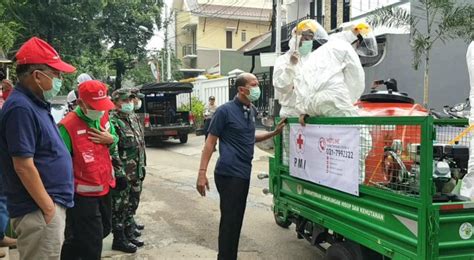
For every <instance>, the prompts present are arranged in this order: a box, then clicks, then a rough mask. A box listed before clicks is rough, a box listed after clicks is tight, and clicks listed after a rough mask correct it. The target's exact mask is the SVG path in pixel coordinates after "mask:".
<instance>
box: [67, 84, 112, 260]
mask: <svg viewBox="0 0 474 260" xmlns="http://www.w3.org/2000/svg"><path fill="white" fill-rule="evenodd" d="M78 93H79V97H78V99H77V104H78V107H77V108H76V109H75V110H74V111H73V112H71V113H69V114H67V115H66V117H65V118H64V119H63V120H61V122H59V131H60V133H61V136H62V138H63V140H64V143H65V144H66V147H67V148H68V150H69V152H70V153H71V155H72V161H73V166H74V191H75V195H74V207H73V208H71V209H68V210H67V217H66V240H65V242H64V246H63V249H62V253H61V259H67V260H70V259H91V260H94V259H97V260H99V259H100V257H101V252H102V239H103V238H104V237H105V236H107V235H108V234H109V233H110V229H111V198H110V195H109V190H110V187H111V186H112V187H114V186H115V179H114V176H113V167H112V161H111V156H110V152H109V149H111V150H112V151H113V150H114V149H115V145H116V143H117V141H118V137H117V136H116V134H115V129H114V128H113V126H112V125H111V124H110V123H109V116H108V111H109V110H111V109H113V108H114V107H115V106H114V104H113V103H112V101H110V99H109V98H108V96H107V87H106V86H105V84H104V83H102V82H100V81H98V80H89V81H85V82H83V83H81V84H79V91H78Z"/></svg>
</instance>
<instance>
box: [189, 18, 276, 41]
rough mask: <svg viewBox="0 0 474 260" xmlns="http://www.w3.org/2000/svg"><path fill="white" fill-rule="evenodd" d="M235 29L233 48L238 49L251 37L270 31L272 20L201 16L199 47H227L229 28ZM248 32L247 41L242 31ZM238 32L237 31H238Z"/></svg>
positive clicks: (198, 30) (198, 35) (198, 37)
mask: <svg viewBox="0 0 474 260" xmlns="http://www.w3.org/2000/svg"><path fill="white" fill-rule="evenodd" d="M204 20H205V22H204ZM237 25H238V31H233V34H232V35H233V38H232V49H238V48H240V47H242V45H244V44H245V43H247V42H248V41H249V40H250V39H251V38H253V37H255V36H258V35H261V34H263V33H265V32H268V31H269V26H270V22H269V21H268V22H258V21H242V20H241V21H240V23H239V22H238V20H231V19H220V18H210V17H208V18H207V19H205V18H204V17H199V25H198V28H197V32H196V37H197V47H198V48H210V49H226V31H227V28H231V27H233V28H237ZM244 30H245V32H246V34H247V36H246V41H242V40H241V37H242V31H244ZM236 32H237V33H236Z"/></svg>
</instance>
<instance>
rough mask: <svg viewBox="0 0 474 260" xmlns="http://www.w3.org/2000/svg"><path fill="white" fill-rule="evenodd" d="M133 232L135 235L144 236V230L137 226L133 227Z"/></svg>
mask: <svg viewBox="0 0 474 260" xmlns="http://www.w3.org/2000/svg"><path fill="white" fill-rule="evenodd" d="M133 234H134V235H135V237H141V236H142V232H140V231H138V229H137V228H136V227H133Z"/></svg>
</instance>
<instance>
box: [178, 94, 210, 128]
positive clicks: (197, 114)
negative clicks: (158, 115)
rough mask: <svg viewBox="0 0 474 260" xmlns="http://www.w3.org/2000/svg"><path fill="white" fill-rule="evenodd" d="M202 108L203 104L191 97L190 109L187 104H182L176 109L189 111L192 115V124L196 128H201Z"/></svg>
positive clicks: (202, 123)
mask: <svg viewBox="0 0 474 260" xmlns="http://www.w3.org/2000/svg"><path fill="white" fill-rule="evenodd" d="M204 108H205V104H204V102H202V101H201V100H199V98H198V97H191V109H189V104H183V105H181V107H179V108H178V110H179V111H189V110H191V112H192V113H193V116H194V124H195V126H196V128H202V126H203V125H204Z"/></svg>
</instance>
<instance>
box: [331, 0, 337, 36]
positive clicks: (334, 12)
mask: <svg viewBox="0 0 474 260" xmlns="http://www.w3.org/2000/svg"><path fill="white" fill-rule="evenodd" d="M336 27H337V0H331V29H335V28H336Z"/></svg>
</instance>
